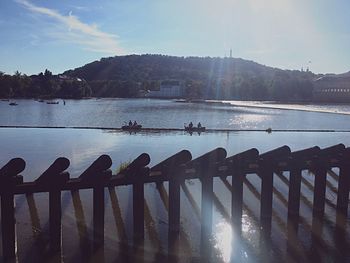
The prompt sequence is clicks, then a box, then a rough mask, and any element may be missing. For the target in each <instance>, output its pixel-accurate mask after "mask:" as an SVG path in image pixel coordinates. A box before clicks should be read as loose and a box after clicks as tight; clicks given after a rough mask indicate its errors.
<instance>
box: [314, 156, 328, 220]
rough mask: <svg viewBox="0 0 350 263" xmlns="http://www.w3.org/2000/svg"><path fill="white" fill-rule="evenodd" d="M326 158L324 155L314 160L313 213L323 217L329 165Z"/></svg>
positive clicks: (315, 215)
mask: <svg viewBox="0 0 350 263" xmlns="http://www.w3.org/2000/svg"><path fill="white" fill-rule="evenodd" d="M325 162H326V160H325V159H324V158H322V157H320V158H319V159H317V160H315V161H314V165H315V168H314V172H315V186H314V198H313V208H312V215H313V216H314V217H320V218H322V217H323V215H324V208H325V202H326V181H327V166H326V164H325Z"/></svg>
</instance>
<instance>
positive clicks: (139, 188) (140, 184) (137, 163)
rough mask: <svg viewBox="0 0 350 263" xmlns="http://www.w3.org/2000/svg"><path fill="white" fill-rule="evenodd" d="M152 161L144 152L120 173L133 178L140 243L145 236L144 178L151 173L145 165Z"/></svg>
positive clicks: (135, 225) (136, 232)
mask: <svg viewBox="0 0 350 263" xmlns="http://www.w3.org/2000/svg"><path fill="white" fill-rule="evenodd" d="M150 161H151V158H150V157H149V155H148V154H147V153H142V154H141V155H139V156H138V157H137V158H136V159H135V160H133V161H132V162H131V163H130V164H129V165H128V166H127V167H126V168H125V169H123V170H122V171H120V173H119V175H121V176H126V177H129V178H131V179H132V192H133V201H132V207H133V229H134V234H133V239H134V243H139V242H140V241H141V240H143V238H144V232H145V225H144V222H145V220H144V219H145V197H144V180H143V178H144V177H145V176H148V175H149V172H150V171H149V170H150V169H149V168H148V167H145V166H147V165H148V164H149V163H150ZM119 175H117V176H119ZM112 180H113V179H112Z"/></svg>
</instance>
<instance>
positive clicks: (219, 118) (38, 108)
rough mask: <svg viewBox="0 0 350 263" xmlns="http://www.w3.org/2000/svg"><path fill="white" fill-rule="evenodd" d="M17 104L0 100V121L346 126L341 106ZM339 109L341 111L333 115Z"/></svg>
mask: <svg viewBox="0 0 350 263" xmlns="http://www.w3.org/2000/svg"><path fill="white" fill-rule="evenodd" d="M17 103H18V106H15V107H14V106H9V105H8V102H4V101H0V124H1V125H32V126H64V127H66V126H70V127H72V126H78V127H111V128H112V127H121V126H122V125H123V124H124V122H126V121H129V120H136V121H137V122H139V123H142V125H143V126H144V127H148V128H182V127H183V125H184V123H189V122H190V121H193V122H194V123H197V122H199V121H200V122H202V124H203V125H204V126H206V127H207V128H211V129H214V128H216V129H267V128H269V127H271V128H272V129H336V130H342V129H348V130H350V106H347V105H308V106H305V105H286V104H283V105H281V104H271V103H261V102H259V103H258V102H238V101H231V102H226V103H227V104H221V103H220V104H218V103H179V102H174V101H170V100H156V99H88V100H66V105H63V104H62V101H61V102H60V104H58V105H56V104H46V103H40V102H37V101H34V100H17ZM286 109H288V110H286ZM291 109H302V111H300V110H291ZM315 111H319V112H315ZM340 112H341V113H344V114H337V113H340Z"/></svg>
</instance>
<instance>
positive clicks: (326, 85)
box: [313, 72, 350, 102]
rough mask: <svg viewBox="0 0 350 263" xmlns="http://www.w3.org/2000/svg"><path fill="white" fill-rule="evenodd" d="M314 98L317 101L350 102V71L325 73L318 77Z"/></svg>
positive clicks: (315, 83)
mask: <svg viewBox="0 0 350 263" xmlns="http://www.w3.org/2000/svg"><path fill="white" fill-rule="evenodd" d="M313 100H314V101H317V102H350V72H348V73H345V74H339V75H325V76H323V77H320V78H318V79H316V80H315V82H314V89H313Z"/></svg>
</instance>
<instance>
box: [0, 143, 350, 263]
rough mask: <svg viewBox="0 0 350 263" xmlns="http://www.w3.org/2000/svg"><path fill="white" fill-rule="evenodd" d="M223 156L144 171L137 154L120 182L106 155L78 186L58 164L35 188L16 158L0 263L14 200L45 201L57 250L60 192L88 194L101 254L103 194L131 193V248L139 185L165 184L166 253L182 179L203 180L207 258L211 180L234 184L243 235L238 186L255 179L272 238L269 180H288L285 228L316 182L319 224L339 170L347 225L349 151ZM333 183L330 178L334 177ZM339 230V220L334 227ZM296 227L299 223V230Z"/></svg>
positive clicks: (7, 171) (5, 174)
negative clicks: (305, 181) (32, 197)
mask: <svg viewBox="0 0 350 263" xmlns="http://www.w3.org/2000/svg"><path fill="white" fill-rule="evenodd" d="M226 155H227V154H226V151H225V149H223V148H217V149H215V150H213V151H211V152H208V153H206V154H204V155H202V156H200V157H198V158H196V159H194V160H192V155H191V153H190V152H189V151H187V150H183V151H180V152H178V153H176V154H175V155H173V156H171V157H169V158H168V159H166V160H164V161H162V162H161V163H159V164H157V165H155V166H153V167H152V168H149V167H147V165H148V164H149V163H150V156H149V155H148V154H146V153H143V154H141V155H140V156H139V157H137V158H136V159H135V160H134V161H133V162H131V163H130V164H129V165H128V166H127V167H126V168H125V169H123V170H122V171H121V172H119V173H118V174H115V175H114V174H112V171H111V170H110V169H109V168H110V167H111V165H112V160H111V158H110V157H109V156H108V155H102V156H100V157H99V158H98V159H97V160H96V161H94V162H93V163H92V164H91V166H90V167H89V168H88V169H86V170H85V171H84V172H83V173H82V174H81V175H80V176H79V177H78V178H69V173H67V172H65V170H66V169H67V168H68V167H69V165H70V162H69V160H68V159H66V158H64V157H60V158H58V159H57V160H56V161H55V162H54V163H53V164H52V165H51V166H50V167H49V168H48V169H47V170H46V171H45V172H43V173H42V174H41V175H40V176H39V177H38V178H37V179H36V180H35V181H34V182H23V177H22V176H21V175H20V173H21V172H22V171H23V170H24V169H25V161H24V160H23V159H21V158H15V159H12V160H10V161H9V162H8V163H7V164H6V165H5V166H3V167H2V168H1V169H0V193H1V228H2V245H3V258H4V260H5V261H7V260H10V259H13V258H14V257H15V253H16V221H15V209H14V196H15V195H18V194H31V193H40V192H47V193H49V236H50V243H49V244H50V250H51V252H52V253H56V252H58V251H60V250H61V246H62V230H61V192H62V191H65V190H71V191H79V190H81V189H93V244H94V248H97V247H100V246H102V245H103V242H104V215H105V212H104V208H105V200H104V188H106V187H115V186H121V185H132V187H133V229H134V231H133V232H134V242H137V241H138V240H142V239H143V237H144V214H145V211H144V209H145V208H144V184H146V183H156V184H157V185H158V186H159V185H161V184H162V183H163V182H168V185H169V189H168V191H169V213H168V218H169V221H168V222H169V228H168V231H169V232H168V235H169V251H170V248H171V245H172V244H173V243H174V241H176V240H177V238H178V236H179V231H180V213H181V204H180V185H181V184H182V183H183V182H184V180H186V179H200V181H201V185H202V201H201V246H202V247H201V250H202V252H203V253H209V252H207V250H206V248H207V247H208V242H209V240H210V236H211V234H212V221H213V218H212V217H213V216H212V207H213V178H214V177H221V178H226V177H227V176H232V200H231V220H232V225H233V227H234V228H235V229H236V230H241V228H242V207H243V194H244V193H243V182H244V179H245V176H246V175H247V174H257V175H258V176H259V177H260V178H261V199H260V202H261V204H260V224H261V227H262V229H263V231H264V233H265V234H267V235H268V234H269V233H270V231H271V222H272V205H273V179H274V175H275V174H277V173H279V172H286V171H287V172H289V173H290V176H289V193H288V221H289V220H290V221H293V222H298V218H299V207H300V199H301V198H300V194H301V181H302V171H303V170H310V171H312V172H313V173H314V174H315V181H314V187H313V189H314V196H313V217H314V218H316V219H318V220H322V218H323V216H324V211H325V201H326V177H327V171H328V170H330V169H332V168H335V167H336V168H339V174H338V175H336V176H337V177H338V189H337V203H336V210H337V212H338V213H337V217H338V216H339V220H340V219H343V221H344V218H347V211H348V197H349V185H350V184H349V181H350V174H349V173H350V148H345V146H344V145H343V144H339V145H335V146H332V147H329V148H325V149H320V148H319V147H312V148H308V149H305V150H301V151H296V152H291V150H290V148H289V147H288V146H283V147H280V148H277V149H274V150H272V151H269V152H266V153H263V154H259V152H258V150H257V149H255V148H253V149H250V150H247V151H245V152H241V153H239V154H236V155H233V156H230V157H227V156H226ZM333 176H334V175H333ZM337 222H338V219H337ZM296 224H297V223H296Z"/></svg>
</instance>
